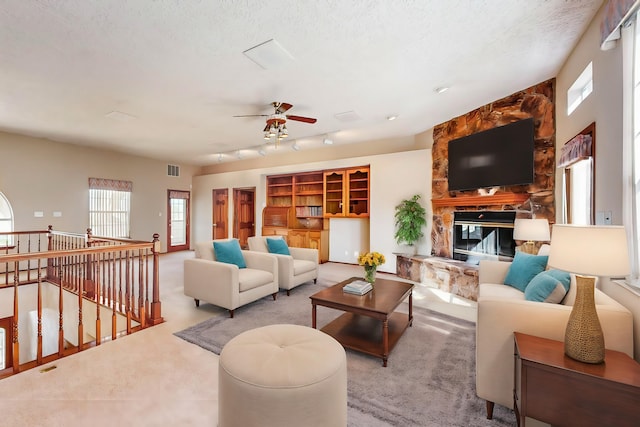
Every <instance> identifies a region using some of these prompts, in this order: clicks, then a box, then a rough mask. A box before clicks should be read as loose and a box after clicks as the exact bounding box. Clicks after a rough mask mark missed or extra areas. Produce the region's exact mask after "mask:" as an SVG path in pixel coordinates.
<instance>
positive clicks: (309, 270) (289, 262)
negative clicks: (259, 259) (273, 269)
mask: <svg viewBox="0 0 640 427" xmlns="http://www.w3.org/2000/svg"><path fill="white" fill-rule="evenodd" d="M269 238H277V237H273V236H269ZM266 239H267V238H266V237H264V236H253V237H249V239H248V240H249V250H251V251H256V252H269V249H268V247H267V240H266ZM289 252H290V253H291V255H280V254H271V255H273V256H275V257H276V258H277V259H278V280H279V287H280V289H286V291H287V295H289V294H290V291H291V289H293V288H295V287H296V286H298V285H301V284H303V283H305V282H308V281H310V280H313V283H316V281H317V280H318V250H317V249H309V248H292V247H289Z"/></svg>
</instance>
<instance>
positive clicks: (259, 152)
mask: <svg viewBox="0 0 640 427" xmlns="http://www.w3.org/2000/svg"><path fill="white" fill-rule="evenodd" d="M258 154H260V155H261V156H262V157H264V156H266V155H267V152H266V151H264V148H260V149H259V150H258Z"/></svg>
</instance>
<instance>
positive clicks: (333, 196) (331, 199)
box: [324, 170, 345, 218]
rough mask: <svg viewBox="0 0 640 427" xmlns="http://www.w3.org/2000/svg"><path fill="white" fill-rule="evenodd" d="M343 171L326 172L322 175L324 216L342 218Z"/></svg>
mask: <svg viewBox="0 0 640 427" xmlns="http://www.w3.org/2000/svg"><path fill="white" fill-rule="evenodd" d="M344 176H345V171H344V170H336V171H326V172H325V173H324V216H325V217H329V218H330V217H338V216H344V206H345V205H344V195H345V191H344V189H345V188H344V187H345V180H344Z"/></svg>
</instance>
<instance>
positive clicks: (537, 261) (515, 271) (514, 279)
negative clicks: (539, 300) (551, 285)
mask: <svg viewBox="0 0 640 427" xmlns="http://www.w3.org/2000/svg"><path fill="white" fill-rule="evenodd" d="M548 259H549V257H548V256H546V255H530V254H527V253H524V252H516V256H515V257H514V258H513V262H512V263H511V266H510V267H509V271H508V272H507V277H505V278H504V284H505V285H509V286H513V287H514V288H516V289H519V290H521V291H522V292H524V290H525V289H526V287H527V285H528V284H529V282H530V281H531V279H533V278H534V277H536V275H538V273H541V272H542V271H544V269H545V268H546V266H547V260H548Z"/></svg>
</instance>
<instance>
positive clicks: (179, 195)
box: [169, 190, 189, 199]
mask: <svg viewBox="0 0 640 427" xmlns="http://www.w3.org/2000/svg"><path fill="white" fill-rule="evenodd" d="M169 198H170V199H189V192H188V191H180V190H170V191H169Z"/></svg>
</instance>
